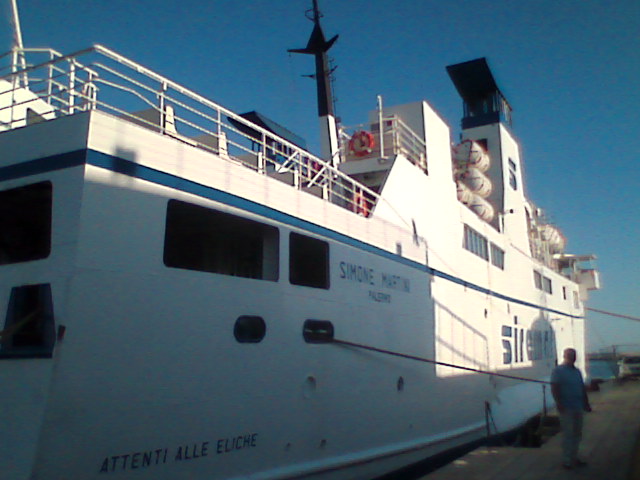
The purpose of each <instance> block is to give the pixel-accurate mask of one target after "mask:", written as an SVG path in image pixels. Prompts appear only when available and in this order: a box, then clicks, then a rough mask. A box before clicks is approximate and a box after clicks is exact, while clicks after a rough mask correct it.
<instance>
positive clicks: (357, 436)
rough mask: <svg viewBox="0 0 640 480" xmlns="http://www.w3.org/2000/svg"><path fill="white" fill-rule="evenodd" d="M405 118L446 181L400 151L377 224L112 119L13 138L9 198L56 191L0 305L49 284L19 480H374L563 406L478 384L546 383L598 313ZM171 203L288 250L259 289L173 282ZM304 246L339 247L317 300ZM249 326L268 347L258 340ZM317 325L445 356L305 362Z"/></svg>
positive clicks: (182, 274)
mask: <svg viewBox="0 0 640 480" xmlns="http://www.w3.org/2000/svg"><path fill="white" fill-rule="evenodd" d="M404 112H405V116H404V118H405V120H406V121H409V122H411V119H412V118H413V120H416V119H417V120H416V121H420V122H424V128H425V131H426V132H427V133H426V138H427V147H426V148H427V151H426V158H427V159H428V164H429V172H428V175H425V174H424V173H423V172H422V170H421V169H420V166H418V165H414V164H413V163H411V162H410V161H409V160H407V158H406V157H405V156H403V154H402V153H400V154H398V155H397V156H395V157H394V158H393V159H392V163H393V165H392V167H391V168H390V171H389V174H388V177H387V179H386V181H385V184H384V188H382V190H381V191H380V198H379V199H378V201H377V204H376V206H375V210H373V212H372V213H369V212H367V215H366V216H364V215H357V214H356V213H354V212H353V211H351V210H350V209H348V208H343V206H339V205H336V204H334V203H332V202H330V201H327V200H326V199H323V198H319V197H318V196H315V195H312V194H309V193H307V192H304V191H301V190H300V189H299V188H292V186H291V185H288V184H286V183H284V182H282V181H279V180H278V179H275V178H271V177H270V176H269V175H265V174H263V173H260V172H256V171H255V170H254V169H251V168H247V166H246V165H243V164H240V163H239V162H237V161H233V159H230V158H229V157H228V156H226V155H225V154H224V153H222V152H218V153H216V152H212V151H207V150H205V149H203V148H200V147H199V146H196V145H193V144H192V142H191V143H190V142H187V141H185V139H184V138H180V137H179V136H177V135H170V134H166V133H167V132H164V133H163V132H162V131H154V129H151V128H145V127H143V126H140V125H137V124H135V123H132V122H131V121H130V120H127V119H124V118H119V117H117V116H114V115H112V114H109V113H104V112H101V111H99V110H97V109H86V110H85V111H82V112H78V113H75V114H73V115H68V116H62V117H61V118H57V119H55V120H50V121H46V122H41V123H37V124H33V125H30V126H26V127H24V128H15V129H12V130H8V131H5V132H3V133H0V152H2V156H1V158H0V192H11V191H12V190H13V189H16V188H20V187H24V186H29V185H34V184H39V183H41V182H50V185H51V191H52V194H51V199H52V200H51V202H52V209H51V211H52V213H51V218H52V226H51V245H50V253H49V254H48V255H47V256H46V258H42V259H37V260H34V261H27V262H10V263H8V264H5V265H2V266H0V309H1V310H2V311H6V312H11V311H12V308H13V309H15V308H17V307H15V306H13V305H14V304H15V303H16V302H17V301H12V295H14V294H15V292H16V288H18V289H19V288H21V287H24V286H33V285H36V286H42V285H45V286H47V285H48V287H46V289H45V290H47V291H48V289H50V292H51V294H50V297H51V301H52V304H51V305H50V308H51V309H52V312H51V315H52V317H53V319H52V320H51V319H50V320H49V321H50V322H52V323H51V328H52V329H54V330H52V331H54V333H55V339H54V340H52V341H51V348H50V349H49V351H48V354H45V355H32V356H30V355H29V354H28V353H27V354H20V351H19V348H17V347H15V345H14V347H12V348H7V349H5V350H4V352H2V351H0V354H3V356H2V358H0V384H2V385H3V390H2V398H3V400H2V404H3V409H2V413H1V414H0V419H1V423H0V425H2V431H3V432H4V433H2V434H0V442H1V443H0V451H2V452H3V453H2V456H0V470H1V471H2V472H3V478H5V479H10V480H26V479H31V480H38V479H47V480H57V479H66V478H74V479H94V478H95V479H100V478H114V479H115V478H118V479H129V478H136V479H159V478H162V479H172V480H177V479H207V480H212V479H240V478H254V479H286V478H314V477H315V478H323V479H325V478H331V479H368V478H372V477H375V476H378V475H381V474H383V473H386V472H389V471H392V470H395V469H398V468H401V467H403V466H406V465H409V464H411V463H414V462H417V461H419V460H422V459H425V458H428V457H430V456H432V455H435V454H437V453H440V452H443V451H446V450H449V449H451V448H454V447H456V446H460V445H464V444H467V443H470V442H473V441H477V440H479V439H482V438H483V437H485V436H486V435H487V432H488V430H489V432H490V433H491V434H496V433H502V432H506V431H508V430H511V429H513V428H515V427H518V426H519V425H522V424H523V423H524V422H525V421H526V420H527V419H528V418H530V417H532V416H534V415H536V414H538V413H540V412H541V410H542V409H543V405H544V404H545V402H546V404H547V405H550V404H551V399H550V395H549V391H548V389H546V390H545V388H544V386H543V384H541V383H535V382H527V381H522V380H517V379H513V378H505V377H500V376H498V375H488V374H486V373H480V372H479V371H483V372H494V373H495V374H508V375H512V376H516V377H523V378H526V379H530V380H534V381H546V380H548V377H549V374H550V371H551V368H552V367H553V366H554V365H555V362H556V361H557V360H556V359H557V358H558V353H559V352H561V350H562V348H564V347H566V346H573V347H577V348H578V349H580V351H584V330H583V319H582V314H583V306H582V303H581V302H579V303H574V302H573V298H572V297H571V298H569V299H567V298H563V296H562V295H560V294H559V293H558V292H559V291H561V290H562V288H563V287H564V289H568V291H569V292H571V293H573V292H574V291H576V292H577V291H578V290H579V286H578V285H577V284H575V283H573V282H572V281H571V280H570V279H568V278H567V277H566V276H563V275H561V274H560V273H558V272H555V271H553V270H552V269H550V268H547V267H545V266H544V265H541V264H540V263H539V262H537V261H536V260H535V259H533V258H532V257H531V255H528V254H526V253H525V250H527V248H528V247H527V246H526V242H527V241H528V240H527V238H526V234H525V235H524V236H520V237H518V236H516V235H513V236H512V237H509V236H507V235H505V234H504V233H503V232H501V231H498V230H496V229H495V228H494V227H492V226H490V225H488V224H487V223H486V222H485V221H483V220H482V219H480V218H479V217H478V216H477V215H475V214H474V213H473V212H472V211H471V210H470V209H468V208H467V207H466V206H465V205H463V204H461V203H459V202H458V201H457V199H456V184H455V181H454V180H453V178H452V177H451V152H450V148H449V131H448V128H447V127H446V126H445V125H444V123H443V122H442V121H441V120H440V119H439V118H437V115H435V113H434V112H433V111H432V110H431V109H430V108H429V106H428V105H427V104H426V103H419V104H417V105H414V106H410V107H407V108H405V110H404ZM418 117H421V118H418ZM407 119H408V120H407ZM156 130H157V129H156ZM514 148H517V146H516V147H514ZM172 202H173V203H172ZM176 202H178V203H176ZM171 205H181V206H185V205H186V207H184V208H194V207H193V206H199V207H205V208H206V209H209V210H212V211H215V212H223V213H225V214H228V215H230V216H231V217H224V218H225V219H228V218H233V219H235V220H228V221H229V222H231V223H230V225H235V226H238V228H241V227H239V225H244V224H242V223H233V222H242V221H244V220H250V221H252V222H256V223H253V224H251V225H254V226H255V229H256V231H263V230H260V229H264V232H269V233H268V234H267V233H264V234H263V237H262V240H264V242H265V243H264V245H263V249H262V252H263V253H264V252H267V250H268V249H269V248H270V249H271V250H269V252H270V253H269V252H268V255H267V253H265V257H264V258H263V259H262V263H261V264H260V266H259V269H260V271H259V272H258V274H257V275H258V276H260V275H261V276H262V278H261V279H260V278H246V276H241V275H240V276H238V275H229V274H220V273H212V272H210V271H194V269H193V268H174V267H171V266H168V265H167V264H168V263H171V261H172V260H167V258H168V255H169V256H170V254H169V253H168V251H169V250H168V247H167V245H168V242H170V240H168V239H169V237H170V236H171V235H170V233H168V232H169V231H170V227H169V226H168V223H169V220H168V210H170V209H171V208H172V207H171ZM198 211H200V210H198ZM509 217H510V216H508V215H505V217H504V220H503V221H504V222H505V223H506V224H507V225H506V226H504V228H505V229H508V228H509V225H508V224H509V222H514V223H513V225H514V226H513V227H511V228H512V231H517V228H523V227H522V226H520V227H516V226H515V225H516V222H521V223H522V225H524V216H523V213H522V212H521V213H520V215H519V216H518V215H513V216H512V217H513V218H509ZM220 218H223V217H220ZM237 219H240V220H237ZM220 221H222V220H220ZM224 221H227V220H224ZM242 228H244V227H242ZM465 228H472V229H474V230H475V231H477V232H481V233H482V235H484V236H485V237H486V238H487V239H488V240H489V241H490V242H491V243H493V244H495V245H498V246H499V247H500V248H501V249H502V250H503V251H504V252H505V257H506V258H507V261H506V264H505V265H504V266H503V268H497V267H496V266H495V265H492V264H491V263H489V262H488V261H487V260H485V259H483V258H480V257H478V256H477V255H475V254H474V253H472V252H470V251H469V250H468V249H465V248H463V238H464V236H465ZM274 232H276V233H274ZM292 234H293V235H296V234H297V235H302V238H306V239H309V238H310V239H313V240H314V241H319V243H318V245H325V246H326V265H325V266H322V267H321V268H320V270H322V269H323V268H325V267H326V269H327V270H326V274H327V277H326V283H323V282H325V279H324V277H323V276H322V275H323V273H322V272H319V273H318V274H317V275H318V276H317V277H314V278H312V279H311V282H312V283H313V282H315V281H318V282H320V283H322V286H320V288H318V286H315V287H311V286H309V285H306V286H305V285H300V284H299V283H300V282H298V281H297V280H293V278H294V276H295V275H297V273H296V272H294V271H293V268H294V267H292V264H293V263H294V262H296V261H297V260H295V259H294V253H292V251H293V249H294V247H293V243H294V241H297V240H295V239H297V238H300V237H295V238H294V237H292V236H291V235H292ZM258 235H261V234H258ZM273 235H275V236H273ZM267 237H268V238H267ZM274 238H275V240H274ZM268 239H270V240H268ZM267 240H268V241H267ZM268 242H272V243H269V245H270V246H269V247H267V243H268ZM183 247H184V245H183ZM194 249H195V246H194ZM307 267H308V269H313V268H316V267H315V266H314V265H313V264H310V266H309V265H307ZM307 267H305V269H306V268H307ZM533 270H536V271H540V272H542V274H543V276H544V277H545V278H547V279H548V280H550V281H551V282H553V284H554V288H555V290H556V294H555V295H551V294H547V293H545V292H543V291H541V290H540V289H538V288H536V287H535V285H534V281H533V277H532V271H533ZM305 271H306V270H305ZM303 273H304V272H303ZM305 275H306V274H305ZM247 276H251V275H247ZM254 276H255V275H254ZM305 281H306V280H305ZM305 281H303V282H302V283H304V282H305ZM12 292H13V293H12ZM47 305H48V304H47ZM7 315H8V316H7V318H9V316H10V315H9V313H8V314H7ZM241 317H248V318H249V319H250V321H251V322H253V321H254V320H255V318H256V317H260V318H261V319H262V321H263V322H264V326H265V327H266V330H265V332H264V335H263V338H259V339H258V340H257V341H255V342H254V341H239V339H238V335H240V337H241V338H242V333H240V334H238V332H237V331H234V328H236V327H237V320H238V319H239V318H241ZM307 320H319V321H324V322H328V323H325V324H322V325H329V324H330V325H331V326H332V327H333V330H334V331H333V338H335V339H337V340H344V341H347V342H353V343H357V344H361V345H363V346H369V347H375V348H378V349H384V350H388V351H390V352H395V353H401V354H404V355H408V356H414V357H420V358H422V359H425V360H427V361H419V360H417V359H410V358H406V357H398V356H394V355H390V354H388V353H381V352H375V351H370V350H365V349H362V348H359V347H353V346H347V345H343V344H339V343H336V342H326V343H310V342H308V341H305V337H304V336H303V328H304V325H305V322H306V321H307ZM7 321H8V320H7ZM252 325H253V326H255V324H252ZM5 327H7V325H5ZM5 331H6V330H5ZM234 332H235V334H234ZM258 336H260V335H259V334H258ZM6 337H8V335H7V334H5V338H6ZM244 340H246V338H245V339H244ZM16 352H17V353H16ZM434 361H435V362H439V363H438V364H434V363H433V362H434ZM443 364H451V365H454V366H455V367H451V366H446V365H443ZM459 367H462V369H461V368H459ZM581 368H584V364H583V363H582V364H581ZM465 369H466V370H465ZM545 392H546V394H547V398H546V399H544V396H543V395H544V393H545ZM488 413H491V414H492V415H491V416H492V421H491V422H488V421H487V418H488V416H487V415H488ZM7 432H12V434H11V435H8V434H7Z"/></svg>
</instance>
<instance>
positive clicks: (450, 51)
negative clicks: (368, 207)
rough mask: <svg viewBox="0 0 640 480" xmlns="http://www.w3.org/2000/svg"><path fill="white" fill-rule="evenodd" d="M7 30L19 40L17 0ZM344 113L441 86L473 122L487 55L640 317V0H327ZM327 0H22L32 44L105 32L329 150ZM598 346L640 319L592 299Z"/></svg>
mask: <svg viewBox="0 0 640 480" xmlns="http://www.w3.org/2000/svg"><path fill="white" fill-rule="evenodd" d="M1 2H2V9H3V11H4V13H5V15H4V19H3V20H4V22H3V23H2V24H1V25H2V27H0V43H1V44H2V45H4V46H5V48H4V49H8V47H9V46H10V24H9V21H8V19H9V1H8V0H1ZM319 3H320V8H321V10H322V12H323V13H324V15H325V17H324V18H323V26H324V29H325V33H326V34H327V36H328V37H329V36H332V35H334V34H336V33H339V34H340V39H339V40H338V42H337V43H336V45H335V46H334V48H333V49H332V51H331V53H332V56H333V58H334V60H335V63H336V65H337V66H338V69H337V70H336V72H335V75H336V83H335V93H336V96H337V97H338V104H337V113H338V115H339V116H341V117H342V120H343V123H345V124H347V125H350V124H356V123H361V122H363V121H365V120H366V118H367V117H366V114H367V112H368V111H369V110H371V109H373V108H375V105H376V95H378V94H381V95H383V98H384V102H385V104H387V105H392V104H399V103H406V102H412V101H417V100H422V99H424V100H427V101H428V102H429V103H430V104H431V105H432V106H433V107H434V108H435V109H436V110H438V111H439V112H440V114H441V115H442V117H443V118H444V119H445V120H446V121H447V122H448V123H449V124H450V125H451V127H452V138H453V139H456V138H458V134H459V121H460V117H461V112H462V107H461V101H460V99H459V97H458V95H457V93H456V91H455V89H454V87H453V85H452V84H451V82H450V80H449V78H448V76H447V74H446V72H445V67H446V66H447V65H449V64H453V63H457V62H462V61H466V60H471V59H474V58H478V57H487V58H488V61H489V64H490V66H491V67H492V69H493V72H494V75H495V77H496V79H497V82H498V84H499V85H500V86H501V88H502V91H503V93H504V94H505V96H506V97H507V99H508V100H509V102H510V103H511V105H512V107H513V109H514V132H515V134H516V136H517V137H518V138H519V140H520V142H521V145H522V152H523V157H524V161H525V168H526V173H527V179H526V181H527V187H528V195H529V197H530V198H532V200H533V201H534V202H535V203H536V204H538V206H540V207H542V208H544V209H545V210H546V211H547V213H548V214H549V215H550V216H551V218H552V219H553V220H554V221H555V222H556V223H557V224H558V225H559V226H560V227H561V229H562V230H563V232H564V234H565V235H566V236H567V238H568V251H569V252H571V253H579V254H583V253H595V254H596V255H597V256H598V266H599V268H600V270H601V273H602V280H603V287H604V288H603V290H601V291H599V292H594V293H593V295H592V298H591V302H590V306H592V307H594V308H598V309H602V310H612V311H615V312H621V313H625V314H628V315H633V316H637V317H640V226H639V225H640V139H639V138H638V136H639V135H638V129H639V126H640V90H639V86H640V85H639V79H640V53H639V52H640V2H638V1H637V0H616V1H597V0H580V1H579V0H560V1H558V0H522V1H505V0H502V1H500V0H491V1H483V0H452V1H442V0H366V1H365V0H319ZM310 5H311V0H272V1H266V0H253V1H252V0H245V1H240V0H208V1H203V0H180V1H176V0H126V1H125V0H90V1H87V0H56V1H52V0H21V1H20V13H21V20H22V31H23V37H24V43H25V45H26V46H49V47H52V48H55V49H57V50H60V51H62V52H63V53H69V52H71V51H74V50H79V49H81V48H84V47H86V46H88V45H90V44H93V43H100V44H103V45H105V46H107V47H109V48H111V49H113V50H116V51H117V52H119V53H121V54H123V55H125V56H128V57H129V58H131V59H133V60H135V61H137V62H138V63H142V64H143V65H145V66H147V67H149V68H152V69H153V70H156V71H157V72H158V73H161V74H163V75H165V76H167V77H169V78H171V79H173V80H175V81H177V82H179V83H181V84H183V85H185V86H187V87H189V88H191V89H192V90H195V91H196V92H198V93H201V94H203V95H205V96H207V97H209V98H211V99H212V100H214V101H216V102H218V103H220V104H222V105H224V106H226V107H228V108H231V109H232V110H235V111H238V112H244V111H248V110H254V109H255V110H258V111H260V112H261V113H264V114H266V115H267V116H269V117H271V118H273V119H274V120H276V121H277V122H279V123H281V124H283V125H285V126H287V127H288V128H289V129H290V130H292V131H294V132H296V133H298V134H300V135H302V136H304V137H306V138H307V140H308V142H309V144H310V145H311V147H312V150H314V151H316V152H317V144H318V140H317V137H318V133H317V121H316V118H315V114H316V106H315V91H314V86H313V83H312V81H311V80H309V79H306V78H303V77H302V76H301V75H303V74H307V73H312V71H313V62H312V59H311V58H310V57H306V56H301V55H297V56H295V55H289V54H288V53H287V52H286V50H287V49H288V48H299V47H303V46H305V45H306V42H307V38H308V36H309V33H310V30H311V25H312V24H311V22H309V21H307V20H306V19H305V18H304V16H303V13H304V11H305V10H306V9H307V8H309V7H310ZM587 322H588V329H589V334H588V337H589V345H590V348H591V349H595V348H597V347H601V346H603V345H610V344H638V346H637V349H638V350H640V322H631V321H628V320H618V319H614V318H610V317H606V316H602V315H599V314H594V313H589V315H588V320H587Z"/></svg>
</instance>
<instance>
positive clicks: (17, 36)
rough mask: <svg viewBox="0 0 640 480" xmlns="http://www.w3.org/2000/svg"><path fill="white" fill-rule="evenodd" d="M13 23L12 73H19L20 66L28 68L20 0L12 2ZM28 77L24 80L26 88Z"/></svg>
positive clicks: (22, 68)
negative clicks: (19, 10)
mask: <svg viewBox="0 0 640 480" xmlns="http://www.w3.org/2000/svg"><path fill="white" fill-rule="evenodd" d="M11 23H12V24H13V45H12V46H11V48H12V50H13V59H12V65H11V68H12V71H13V72H17V71H18V69H19V68H18V64H19V67H20V69H21V70H24V69H25V68H27V63H26V61H25V59H24V45H23V44H22V30H21V29H20V15H19V14H18V0H11ZM26 81H27V80H26V76H25V79H24V82H25V86H26Z"/></svg>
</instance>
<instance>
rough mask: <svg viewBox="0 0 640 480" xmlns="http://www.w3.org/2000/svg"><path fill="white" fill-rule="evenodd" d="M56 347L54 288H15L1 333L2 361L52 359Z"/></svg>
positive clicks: (47, 285) (44, 285)
mask: <svg viewBox="0 0 640 480" xmlns="http://www.w3.org/2000/svg"><path fill="white" fill-rule="evenodd" d="M54 343H55V331H54V318H53V302H52V299H51V286H50V285H49V284H41V285H24V286H20V287H14V288H12V289H11V297H10V298H9V306H8V308H7V315H6V318H5V322H4V328H3V329H2V331H1V332H0V357H7V356H8V357H50V356H51V353H52V352H53V345H54Z"/></svg>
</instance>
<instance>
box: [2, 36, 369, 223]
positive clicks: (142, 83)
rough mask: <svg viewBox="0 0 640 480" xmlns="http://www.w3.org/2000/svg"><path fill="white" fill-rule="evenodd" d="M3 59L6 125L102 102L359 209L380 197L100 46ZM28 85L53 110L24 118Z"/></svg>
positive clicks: (17, 52)
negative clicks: (21, 96)
mask: <svg viewBox="0 0 640 480" xmlns="http://www.w3.org/2000/svg"><path fill="white" fill-rule="evenodd" d="M0 60H4V61H5V63H8V65H7V66H5V67H4V68H0V79H2V80H4V81H7V82H10V83H11V84H12V90H10V91H5V92H2V93H0V114H1V113H2V111H3V110H6V109H11V115H9V116H8V117H10V118H11V120H10V124H9V125H6V124H5V125H3V126H4V129H6V128H15V127H17V126H21V125H25V124H29V123H31V122H33V121H42V120H43V119H45V118H46V119H48V118H53V117H60V116H64V115H73V114H75V113H78V112H83V111H87V110H92V109H97V110H101V111H105V112H108V113H110V114H113V115H116V116H119V117H121V118H125V119H127V120H129V121H132V122H134V123H137V124H139V125H142V126H144V127H146V128H149V129H152V130H154V131H157V132H159V133H162V134H165V135H168V136H171V137H173V138H175V139H176V140H178V141H181V142H184V143H186V144H189V145H191V146H193V147H194V148H200V149H204V150H208V151H211V152H213V153H215V154H217V155H219V156H220V157H222V158H224V159H226V160H228V161H230V162H235V163H239V164H242V165H244V166H246V167H248V168H251V169H253V170H255V171H256V172H257V173H259V174H263V175H268V176H270V177H273V178H276V179H278V180H280V181H282V182H285V183H288V184H290V185H291V186H292V187H294V188H296V189H298V190H302V191H307V192H309V193H311V194H314V195H317V196H319V197H322V198H324V199H325V200H327V201H330V202H332V203H334V204H336V205H339V206H342V207H343V208H346V209H349V210H351V211H353V212H355V213H360V214H362V215H369V214H370V213H371V211H372V209H373V208H375V205H376V203H377V202H378V200H379V196H378V194H377V193H375V192H374V191H372V190H370V189H369V188H367V187H366V186H364V185H362V184H360V183H358V182H356V181H355V180H353V179H352V178H350V177H349V176H347V175H345V174H344V173H342V172H340V171H339V170H338V169H336V168H334V167H333V166H332V165H331V164H330V163H328V162H326V161H325V160H322V159H320V158H318V157H315V156H313V155H312V154H310V153H309V152H307V151H305V150H304V149H302V148H300V147H299V146H297V145H294V144H293V143H291V142H289V141H287V140H285V139H283V138H280V137H278V136H276V135H274V134H273V133H271V132H269V131H268V130H265V129H263V128H261V127H260V126H258V125H255V124H253V123H251V122H249V121H248V120H246V119H244V118H243V117H241V116H239V115H237V114H235V113H234V112H232V111H230V110H227V109H226V108H224V107H222V106H220V105H218V104H216V103H215V102H212V101H211V100H208V99H207V98H205V97H203V96H201V95H198V94H197V93H195V92H193V91H191V90H189V89H187V88H185V87H183V86H181V85H179V84H177V83H175V82H173V81H171V80H169V79H167V78H165V77H163V76H161V75H158V74H157V73H155V72H153V71H151V70H149V69H147V68H145V67H143V66H142V65H139V64H137V63H135V62H133V61H131V60H129V59H127V58H125V57H123V56H121V55H119V54H117V53H115V52H113V51H112V50H109V49H107V48H105V47H102V46H100V45H95V46H93V47H91V48H88V49H86V50H81V51H79V52H76V53H74V54H71V55H62V54H61V53H59V52H56V51H55V50H51V49H32V48H31V49H30V48H25V49H17V48H14V49H13V50H12V51H10V52H8V53H7V54H5V55H2V56H0ZM21 88H27V89H28V90H29V91H31V92H33V93H34V94H35V95H37V97H38V98H39V99H40V100H41V101H42V102H46V104H48V105H49V106H50V108H51V109H50V113H49V114H48V115H45V116H44V117H43V115H39V116H36V117H34V118H35V120H34V118H29V117H28V115H27V114H26V111H25V110H26V109H25V108H22V112H23V113H22V118H20V117H19V116H16V115H15V114H14V110H16V111H17V110H18V109H17V107H18V106H19V105H18V104H17V103H16V101H15V100H14V99H15V98H16V95H15V92H17V91H18V90H19V89H21ZM9 95H10V99H9V97H8V96H9ZM1 97H4V99H2V98H1ZM30 101H32V100H30ZM25 102H27V101H24V100H23V103H25ZM363 198H366V202H367V205H366V208H363Z"/></svg>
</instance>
